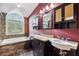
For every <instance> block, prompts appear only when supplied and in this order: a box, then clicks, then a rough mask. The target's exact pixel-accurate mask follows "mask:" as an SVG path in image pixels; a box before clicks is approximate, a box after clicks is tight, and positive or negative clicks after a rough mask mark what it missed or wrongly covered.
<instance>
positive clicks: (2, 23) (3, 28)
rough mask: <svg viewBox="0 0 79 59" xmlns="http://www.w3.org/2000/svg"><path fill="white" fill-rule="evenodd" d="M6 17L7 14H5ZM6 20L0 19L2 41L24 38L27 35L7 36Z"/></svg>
mask: <svg viewBox="0 0 79 59" xmlns="http://www.w3.org/2000/svg"><path fill="white" fill-rule="evenodd" d="M3 14H4V15H6V14H5V13H3ZM5 21H6V20H5V19H1V17H0V39H8V38H15V37H24V36H25V34H20V35H6V26H5V25H6V22H5Z"/></svg>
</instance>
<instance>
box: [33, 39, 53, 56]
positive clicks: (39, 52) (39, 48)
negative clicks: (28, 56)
mask: <svg viewBox="0 0 79 59" xmlns="http://www.w3.org/2000/svg"><path fill="white" fill-rule="evenodd" d="M32 48H33V55H34V56H51V55H52V51H53V50H52V45H51V43H50V42H48V41H46V42H44V41H41V40H38V39H35V38H34V39H33V41H32Z"/></svg>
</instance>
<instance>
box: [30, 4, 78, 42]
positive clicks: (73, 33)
mask: <svg viewBox="0 0 79 59" xmlns="http://www.w3.org/2000/svg"><path fill="white" fill-rule="evenodd" d="M54 5H55V6H58V5H61V4H59V3H54ZM44 6H46V4H39V5H38V7H37V8H36V9H35V10H34V12H33V13H32V15H34V14H38V13H39V10H40V9H42V8H43V7H44ZM32 15H31V16H32ZM40 22H41V23H40V24H41V25H40V26H41V29H40V30H33V31H32V33H43V34H49V35H55V36H64V37H66V38H67V37H70V38H71V40H74V41H79V29H50V30H42V19H41V18H40Z"/></svg>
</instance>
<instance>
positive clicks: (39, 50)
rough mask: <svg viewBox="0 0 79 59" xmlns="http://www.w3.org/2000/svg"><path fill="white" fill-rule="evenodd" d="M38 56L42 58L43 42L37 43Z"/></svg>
mask: <svg viewBox="0 0 79 59" xmlns="http://www.w3.org/2000/svg"><path fill="white" fill-rule="evenodd" d="M38 45H39V46H38V55H39V56H44V42H43V41H39V43H38Z"/></svg>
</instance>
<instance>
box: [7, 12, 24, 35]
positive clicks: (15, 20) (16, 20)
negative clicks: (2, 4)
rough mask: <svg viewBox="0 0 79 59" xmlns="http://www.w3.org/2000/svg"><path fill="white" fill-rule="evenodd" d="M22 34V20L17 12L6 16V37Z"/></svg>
mask: <svg viewBox="0 0 79 59" xmlns="http://www.w3.org/2000/svg"><path fill="white" fill-rule="evenodd" d="M16 34H24V18H23V16H22V15H21V14H20V13H19V12H14V11H13V12H10V13H8V14H7V15H6V35H16Z"/></svg>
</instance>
